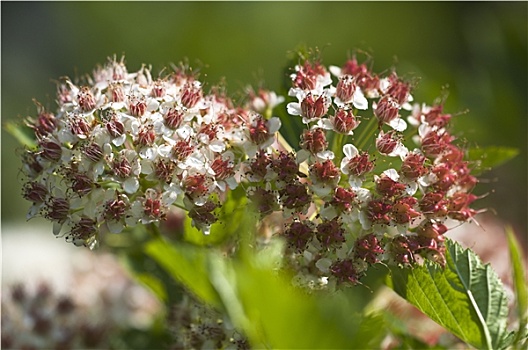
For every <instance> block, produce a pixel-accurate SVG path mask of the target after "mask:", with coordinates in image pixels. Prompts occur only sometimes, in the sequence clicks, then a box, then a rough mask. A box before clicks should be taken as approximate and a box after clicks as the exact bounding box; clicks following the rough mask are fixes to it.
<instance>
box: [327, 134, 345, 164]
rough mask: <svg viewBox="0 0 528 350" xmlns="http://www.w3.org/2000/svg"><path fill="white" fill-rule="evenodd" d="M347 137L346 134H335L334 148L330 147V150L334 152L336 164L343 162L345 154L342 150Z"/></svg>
mask: <svg viewBox="0 0 528 350" xmlns="http://www.w3.org/2000/svg"><path fill="white" fill-rule="evenodd" d="M345 136H346V135H345V134H341V133H335V134H334V138H333V139H332V146H331V147H330V149H331V150H332V152H334V155H335V158H334V163H335V164H339V163H340V162H341V158H342V157H343V152H342V151H341V149H342V148H343V140H344V139H345Z"/></svg>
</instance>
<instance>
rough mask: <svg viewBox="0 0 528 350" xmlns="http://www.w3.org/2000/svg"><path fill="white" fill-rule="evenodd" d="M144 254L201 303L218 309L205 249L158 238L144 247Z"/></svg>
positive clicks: (218, 304) (216, 294)
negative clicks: (175, 243)
mask: <svg viewBox="0 0 528 350" xmlns="http://www.w3.org/2000/svg"><path fill="white" fill-rule="evenodd" d="M145 252H146V253H147V255H148V256H150V257H152V258H153V259H154V260H155V261H157V262H158V263H159V264H160V265H161V267H162V268H163V269H164V270H165V271H167V272H168V273H169V275H171V276H172V278H173V279H174V280H176V281H178V282H180V283H181V284H183V285H184V286H186V287H187V288H189V289H190V290H191V291H192V292H193V293H194V294H195V295H196V296H197V297H198V298H200V299H201V300H202V301H203V302H206V303H208V304H211V305H213V306H216V307H220V305H221V304H220V299H219V297H218V293H217V292H216V290H215V289H214V288H213V286H212V284H211V282H210V281H209V271H208V270H209V269H208V260H209V258H208V255H207V254H206V250H205V249H201V248H199V247H196V246H192V245H189V244H183V243H179V244H177V245H171V244H169V243H168V242H165V241H163V240H162V239H160V238H158V239H154V240H152V241H151V242H149V243H148V244H147V245H146V247H145Z"/></svg>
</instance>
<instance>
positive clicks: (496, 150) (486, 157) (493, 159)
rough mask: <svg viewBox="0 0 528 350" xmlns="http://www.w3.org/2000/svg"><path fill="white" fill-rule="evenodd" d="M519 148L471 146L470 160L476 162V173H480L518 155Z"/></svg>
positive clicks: (468, 153)
mask: <svg viewBox="0 0 528 350" xmlns="http://www.w3.org/2000/svg"><path fill="white" fill-rule="evenodd" d="M518 154H519V150H518V149H516V148H510V147H497V146H490V147H484V148H471V149H469V150H468V151H467V155H468V158H469V160H470V161H473V162H474V172H473V173H474V174H475V175H479V174H481V173H483V172H485V171H488V170H490V169H492V168H495V167H497V166H499V165H501V164H503V163H505V162H507V161H509V160H510V159H512V158H514V157H516V156H517V155H518Z"/></svg>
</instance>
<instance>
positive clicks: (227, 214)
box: [183, 186, 247, 245]
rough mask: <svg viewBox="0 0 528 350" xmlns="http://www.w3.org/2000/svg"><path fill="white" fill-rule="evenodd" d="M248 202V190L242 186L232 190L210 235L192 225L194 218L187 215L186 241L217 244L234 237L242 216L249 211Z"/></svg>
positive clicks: (185, 225) (212, 226)
mask: <svg viewBox="0 0 528 350" xmlns="http://www.w3.org/2000/svg"><path fill="white" fill-rule="evenodd" d="M246 202H247V197H246V192H245V190H244V189H243V188H242V186H239V187H238V188H236V189H234V190H230V191H229V192H228V194H227V199H226V200H225V202H224V204H223V205H222V207H221V208H220V210H219V212H218V213H217V214H216V215H217V216H218V221H217V222H215V223H214V224H213V225H211V232H210V234H208V235H205V234H204V233H203V232H202V231H201V230H199V229H197V228H196V227H194V226H192V219H191V218H189V217H188V216H187V217H186V218H185V221H184V227H183V228H184V237H185V241H187V242H189V243H193V244H196V245H217V244H219V243H222V242H224V241H225V240H226V239H227V238H229V237H233V236H234V234H235V233H236V232H238V231H239V228H240V224H241V222H242V221H243V220H242V218H243V216H244V215H245V213H246V212H247V211H246V210H247V208H246Z"/></svg>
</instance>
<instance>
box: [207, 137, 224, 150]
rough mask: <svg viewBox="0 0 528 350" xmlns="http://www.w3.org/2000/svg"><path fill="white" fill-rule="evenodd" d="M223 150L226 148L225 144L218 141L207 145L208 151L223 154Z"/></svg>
mask: <svg viewBox="0 0 528 350" xmlns="http://www.w3.org/2000/svg"><path fill="white" fill-rule="evenodd" d="M225 148H226V145H225V143H224V142H222V141H220V140H215V141H213V142H211V143H210V144H209V149H210V150H211V151H213V152H216V153H220V152H223V151H224V150H225Z"/></svg>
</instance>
